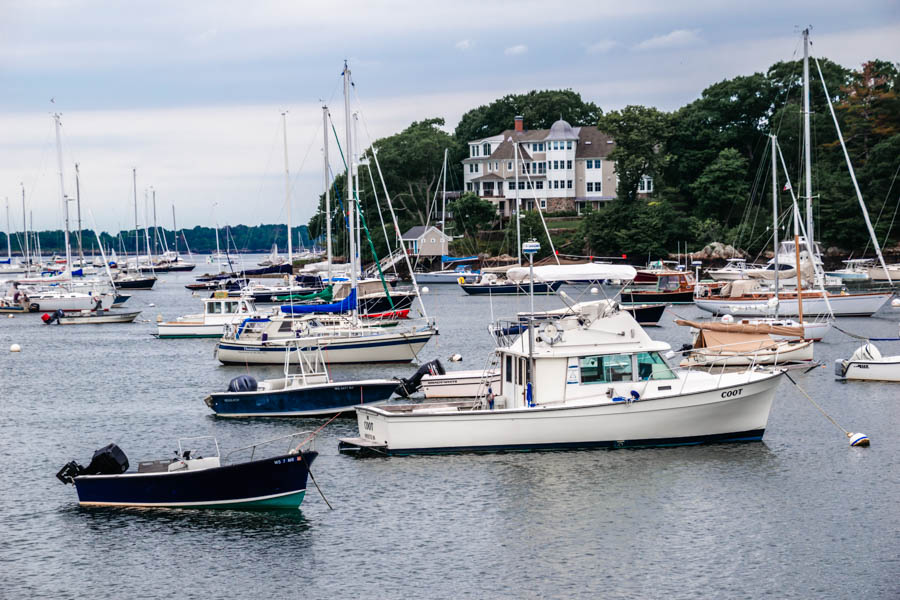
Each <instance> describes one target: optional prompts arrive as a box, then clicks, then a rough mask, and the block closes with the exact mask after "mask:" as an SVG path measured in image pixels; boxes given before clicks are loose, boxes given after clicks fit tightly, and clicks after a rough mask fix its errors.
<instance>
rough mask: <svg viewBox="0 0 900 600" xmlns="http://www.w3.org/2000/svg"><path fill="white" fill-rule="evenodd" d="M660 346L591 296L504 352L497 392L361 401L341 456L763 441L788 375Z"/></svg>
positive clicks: (524, 335) (607, 303)
mask: <svg viewBox="0 0 900 600" xmlns="http://www.w3.org/2000/svg"><path fill="white" fill-rule="evenodd" d="M668 349H669V345H668V344H667V343H665V342H658V341H654V340H652V339H650V337H649V336H648V335H647V333H646V332H645V331H644V330H643V329H642V328H641V326H640V325H638V324H637V322H636V321H635V320H634V319H633V318H632V317H631V315H630V314H628V313H627V312H625V311H622V310H619V308H618V305H617V304H616V303H614V302H612V301H609V300H600V301H597V302H590V303H584V304H581V305H577V306H576V307H573V309H572V310H571V311H570V312H569V313H568V314H566V315H565V316H562V317H561V318H560V319H558V320H557V321H555V322H553V323H545V324H544V325H542V326H541V329H540V331H533V330H531V331H526V332H525V333H522V334H520V335H518V336H517V337H516V338H515V339H513V340H512V341H511V342H510V343H509V344H508V345H506V346H503V347H501V348H499V349H498V350H497V352H498V354H499V360H500V365H501V377H500V385H499V389H497V390H495V392H496V395H495V396H493V397H491V396H487V397H485V398H480V399H478V400H476V401H474V402H473V401H460V402H443V403H434V402H432V403H419V404H386V405H383V406H380V407H379V406H373V407H361V408H357V409H356V412H357V420H358V424H359V437H356V438H344V439H342V440H341V442H340V449H341V450H342V451H343V452H359V451H369V452H373V453H376V454H414V453H432V452H456V451H496V450H506V449H515V450H539V449H548V448H581V447H597V446H600V447H612V448H621V447H629V446H668V445H678V444H698V443H703V442H725V441H755V440H760V439H761V438H762V436H763V433H764V432H765V429H766V424H767V422H768V417H769V411H770V410H771V407H772V401H773V400H774V398H775V389H776V387H777V386H778V383H779V381H780V378H781V375H782V371H781V370H774V371H773V370H769V371H765V370H759V369H747V370H744V371H742V372H738V373H715V374H710V373H706V372H703V371H691V370H681V369H672V368H670V367H669V366H668V365H667V364H666V362H665V360H664V358H663V357H662V356H661V355H660V353H661V352H665V351H667V350H668Z"/></svg>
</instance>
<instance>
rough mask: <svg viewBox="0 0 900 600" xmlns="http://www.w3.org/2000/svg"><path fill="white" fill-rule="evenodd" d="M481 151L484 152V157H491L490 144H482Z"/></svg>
mask: <svg viewBox="0 0 900 600" xmlns="http://www.w3.org/2000/svg"><path fill="white" fill-rule="evenodd" d="M482 151H483V152H484V155H485V156H490V155H491V145H490V144H484V145H483V146H482Z"/></svg>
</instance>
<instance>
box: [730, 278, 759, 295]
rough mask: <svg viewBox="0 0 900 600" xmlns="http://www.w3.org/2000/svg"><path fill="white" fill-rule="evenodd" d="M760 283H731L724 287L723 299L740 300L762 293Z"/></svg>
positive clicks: (741, 281) (747, 281)
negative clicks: (743, 297)
mask: <svg viewBox="0 0 900 600" xmlns="http://www.w3.org/2000/svg"><path fill="white" fill-rule="evenodd" d="M760 289H761V288H760V287H759V283H757V282H756V281H753V280H748V279H738V280H735V281H729V282H728V283H726V284H725V285H724V286H723V287H722V292H721V294H720V295H721V296H722V297H723V298H740V297H742V296H752V295H753V294H754V293H756V292H758V291H760Z"/></svg>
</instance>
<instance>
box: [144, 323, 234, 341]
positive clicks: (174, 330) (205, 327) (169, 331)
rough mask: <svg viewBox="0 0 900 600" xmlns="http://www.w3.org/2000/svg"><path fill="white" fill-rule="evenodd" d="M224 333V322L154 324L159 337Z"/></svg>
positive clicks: (219, 335)
mask: <svg viewBox="0 0 900 600" xmlns="http://www.w3.org/2000/svg"><path fill="white" fill-rule="evenodd" d="M224 334H225V324H224V323H210V324H205V323H202V322H190V321H182V322H179V321H170V322H168V323H160V324H158V325H157V326H156V337H159V338H220V337H222V336H223V335H224Z"/></svg>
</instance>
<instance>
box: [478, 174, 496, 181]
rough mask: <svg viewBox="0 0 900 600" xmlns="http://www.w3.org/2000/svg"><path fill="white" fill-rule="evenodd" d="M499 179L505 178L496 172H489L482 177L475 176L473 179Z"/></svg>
mask: <svg viewBox="0 0 900 600" xmlns="http://www.w3.org/2000/svg"><path fill="white" fill-rule="evenodd" d="M497 179H503V178H502V177H500V176H499V175H497V174H496V173H488V174H487V175H482V176H481V177H473V178H472V181H496V180H497Z"/></svg>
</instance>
